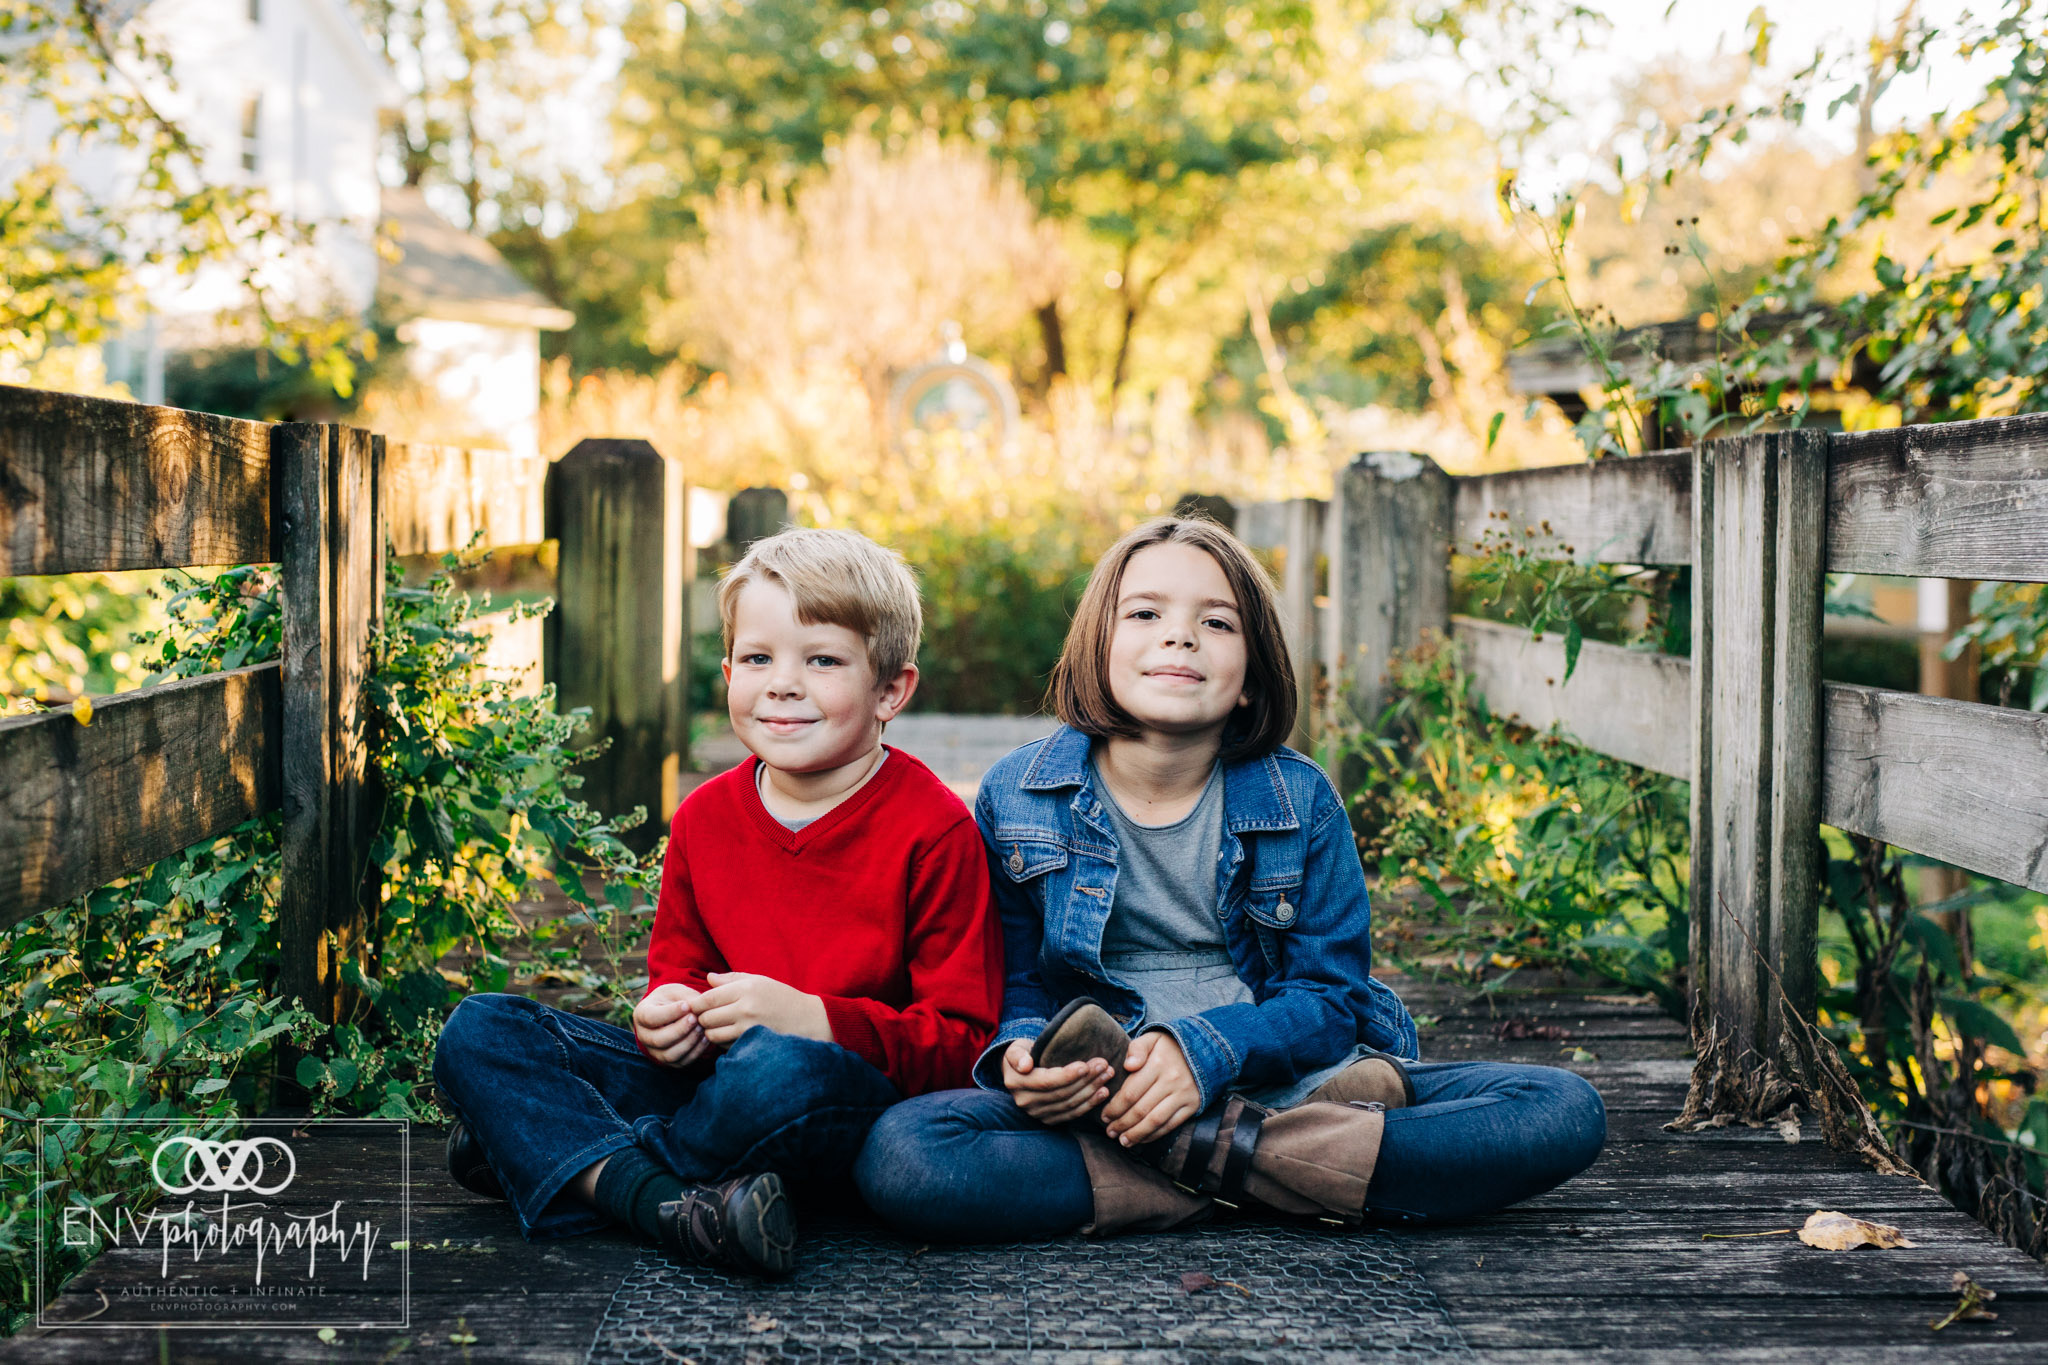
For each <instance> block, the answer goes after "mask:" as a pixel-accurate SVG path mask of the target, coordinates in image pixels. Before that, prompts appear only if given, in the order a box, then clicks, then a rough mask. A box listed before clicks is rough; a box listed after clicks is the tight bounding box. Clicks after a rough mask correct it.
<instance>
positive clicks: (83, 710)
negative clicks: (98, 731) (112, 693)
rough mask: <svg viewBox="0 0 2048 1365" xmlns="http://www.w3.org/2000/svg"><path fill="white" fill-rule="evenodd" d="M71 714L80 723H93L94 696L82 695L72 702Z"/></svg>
mask: <svg viewBox="0 0 2048 1365" xmlns="http://www.w3.org/2000/svg"><path fill="white" fill-rule="evenodd" d="M71 714H72V716H73V718H75V719H76V720H77V721H78V723H79V724H80V725H90V724H92V698H91V697H80V698H79V699H78V700H77V701H75V702H72V703H71Z"/></svg>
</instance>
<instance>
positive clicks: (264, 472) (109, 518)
mask: <svg viewBox="0 0 2048 1365" xmlns="http://www.w3.org/2000/svg"><path fill="white" fill-rule="evenodd" d="M267 430H268V429H267V428H266V427H265V425H264V424H263V423H261V422H244V421H238V420H236V419H235V418H232V417H215V416H212V415H211V414H208V413H200V412H185V411H182V410H180V409H178V408H159V407H149V406H146V405H144V404H141V403H124V402H121V401H119V400H117V399H112V398H84V397H80V396H79V395H77V394H69V393H46V392H44V391H42V390H40V389H22V388H15V387H13V386H11V385H0V577H6V576H9V575H13V574H60V573H99V572H104V571H108V570H113V569H168V568H180V567H184V566H187V565H201V564H247V563H260V562H263V561H266V560H269V559H272V558H275V554H274V552H273V550H272V548H271V534H270V443H269V437H268V435H267Z"/></svg>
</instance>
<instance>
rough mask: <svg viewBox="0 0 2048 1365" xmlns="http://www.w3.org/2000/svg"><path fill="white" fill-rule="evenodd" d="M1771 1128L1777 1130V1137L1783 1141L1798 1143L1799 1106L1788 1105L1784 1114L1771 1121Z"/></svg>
mask: <svg viewBox="0 0 2048 1365" xmlns="http://www.w3.org/2000/svg"><path fill="white" fill-rule="evenodd" d="M1771 1127H1773V1128H1775V1129H1777V1130H1778V1136H1779V1137H1781V1138H1783V1139H1785V1141H1787V1142H1797V1141H1799V1106H1798V1105H1796V1104H1795V1105H1788V1106H1787V1107H1786V1109H1785V1112H1784V1113H1782V1114H1780V1115H1778V1117H1777V1118H1775V1119H1773V1120H1772V1121H1771Z"/></svg>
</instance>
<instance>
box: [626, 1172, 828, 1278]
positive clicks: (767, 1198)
mask: <svg viewBox="0 0 2048 1365" xmlns="http://www.w3.org/2000/svg"><path fill="white" fill-rule="evenodd" d="M658 1216H659V1218H660V1220H661V1244H662V1245H663V1246H664V1247H666V1248H667V1249H668V1250H670V1251H672V1252H674V1253H675V1254H676V1255H678V1256H681V1257H683V1258H684V1259H685V1260H689V1261H694V1262H696V1263H697V1264H698V1265H719V1266H727V1267H730V1268H731V1269H734V1270H748V1271H752V1272H754V1273H755V1274H757V1275H787V1274H789V1273H790V1272H791V1271H793V1270H795V1269H796V1218H795V1216H794V1215H793V1214H792V1213H791V1212H790V1208H789V1198H788V1196H787V1195H785V1194H784V1193H783V1192H782V1177H781V1176H779V1175H777V1174H775V1173H774V1172H773V1171H769V1172H767V1173H765V1174H762V1175H743V1176H739V1177H737V1178H736V1179H733V1180H724V1181H720V1182H719V1183H718V1184H716V1185H686V1186H684V1187H683V1197H682V1198H681V1199H672V1200H670V1201H669V1202H668V1203H666V1204H663V1205H662V1206H661V1209H660V1212H659V1215H658Z"/></svg>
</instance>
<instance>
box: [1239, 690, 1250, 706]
mask: <svg viewBox="0 0 2048 1365" xmlns="http://www.w3.org/2000/svg"><path fill="white" fill-rule="evenodd" d="M1237 704H1238V705H1239V706H1250V705H1251V704H1252V694H1251V693H1249V692H1240V693H1238V694H1237Z"/></svg>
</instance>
